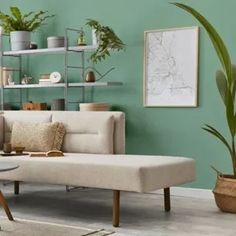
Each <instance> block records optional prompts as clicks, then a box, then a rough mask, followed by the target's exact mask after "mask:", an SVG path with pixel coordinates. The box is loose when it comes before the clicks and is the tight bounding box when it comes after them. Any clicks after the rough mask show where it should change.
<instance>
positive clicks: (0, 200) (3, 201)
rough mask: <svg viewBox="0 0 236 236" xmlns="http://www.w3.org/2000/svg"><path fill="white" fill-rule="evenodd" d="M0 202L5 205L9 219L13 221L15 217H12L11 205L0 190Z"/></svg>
mask: <svg viewBox="0 0 236 236" xmlns="http://www.w3.org/2000/svg"><path fill="white" fill-rule="evenodd" d="M0 204H1V205H2V206H3V208H4V210H5V212H6V214H7V217H8V219H9V220H11V221H13V220H14V219H13V217H12V214H11V212H10V209H9V207H8V205H7V202H6V200H5V198H4V196H3V194H2V192H1V191H0Z"/></svg>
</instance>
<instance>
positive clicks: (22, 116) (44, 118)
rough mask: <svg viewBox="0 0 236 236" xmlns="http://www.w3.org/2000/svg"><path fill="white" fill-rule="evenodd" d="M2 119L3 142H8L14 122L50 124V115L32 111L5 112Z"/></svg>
mask: <svg viewBox="0 0 236 236" xmlns="http://www.w3.org/2000/svg"><path fill="white" fill-rule="evenodd" d="M2 116H3V118H4V129H5V130H4V142H10V139H11V131H12V125H13V123H14V121H19V122H27V121H28V122H35V123H38V122H43V123H46V122H51V120H52V115H51V113H48V112H33V111H5V112H4V113H3V114H2Z"/></svg>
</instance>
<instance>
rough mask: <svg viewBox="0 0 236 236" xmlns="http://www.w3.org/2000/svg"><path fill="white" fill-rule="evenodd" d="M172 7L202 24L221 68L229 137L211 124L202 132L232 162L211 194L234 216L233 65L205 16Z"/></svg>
mask: <svg viewBox="0 0 236 236" xmlns="http://www.w3.org/2000/svg"><path fill="white" fill-rule="evenodd" d="M173 4H174V5H176V6H177V7H180V8H182V9H184V10H185V11H187V12H189V13H190V14H192V15H193V16H194V17H195V18H196V19H197V20H198V21H199V22H200V23H201V24H202V25H203V27H204V28H205V30H206V31H207V33H208V35H209V37H210V39H211V41H212V43H213V46H214V48H215V51H216V53H217V56H218V58H219V60H220V63H221V65H222V69H221V70H218V71H217V72H216V84H217V87H218V90H219V93H220V96H221V98H222V100H223V104H224V107H225V115H226V122H227V125H228V128H229V134H230V135H229V138H226V137H225V136H224V135H223V134H222V133H221V132H219V131H218V130H217V129H216V128H214V127H212V126H211V125H206V126H205V127H203V129H204V130H206V131H207V132H209V133H210V134H212V135H213V136H215V137H216V138H217V139H218V140H220V141H221V142H222V143H223V144H224V145H225V147H226V148H227V150H228V151H229V155H230V157H231V161H232V169H233V174H231V175H228V174H226V175H225V174H222V173H221V172H219V171H217V182H216V186H215V189H214V190H213V193H214V196H215V201H216V204H217V206H218V207H219V208H220V209H221V210H222V211H226V212H232V213H236V150H235V149H236V147H235V134H236V113H235V94H236V66H235V65H232V62H231V58H230V55H229V52H228V50H227V48H226V46H225V43H224V42H223V40H222V38H221V37H220V35H219V34H218V33H217V31H216V30H215V28H214V27H213V26H212V25H211V24H210V23H209V22H208V21H207V19H206V18H205V17H203V16H202V15H201V14H200V13H199V12H197V11H196V10H195V9H193V8H192V7H189V6H187V5H184V4H181V3H173ZM214 169H215V168H214Z"/></svg>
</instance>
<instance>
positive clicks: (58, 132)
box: [11, 122, 65, 152]
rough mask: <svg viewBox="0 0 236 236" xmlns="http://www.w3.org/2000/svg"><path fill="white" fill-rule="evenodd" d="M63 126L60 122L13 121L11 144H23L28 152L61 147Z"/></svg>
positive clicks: (63, 132)
mask: <svg viewBox="0 0 236 236" xmlns="http://www.w3.org/2000/svg"><path fill="white" fill-rule="evenodd" d="M64 135H65V128H64V126H63V124H62V123H59V122H55V123H31V122H27V123H26V122H14V123H13V127H12V135H11V144H12V146H13V147H16V146H23V147H25V150H26V151H30V152H38V151H39V152H47V151H49V150H52V149H58V150H60V149H61V146H62V142H63V137H64Z"/></svg>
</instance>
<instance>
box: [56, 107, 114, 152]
mask: <svg viewBox="0 0 236 236" xmlns="http://www.w3.org/2000/svg"><path fill="white" fill-rule="evenodd" d="M52 121H53V122H61V123H63V124H64V126H65V128H66V135H65V137H64V144H63V148H62V150H63V151H64V152H76V153H77V152H78V153H100V154H113V153H114V151H113V135H114V117H113V116H111V114H109V113H105V114H104V113H102V114H101V113H97V115H96V116H95V117H94V114H93V113H91V114H90V113H89V112H80V113H79V115H78V112H67V113H57V114H53V116H52Z"/></svg>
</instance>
